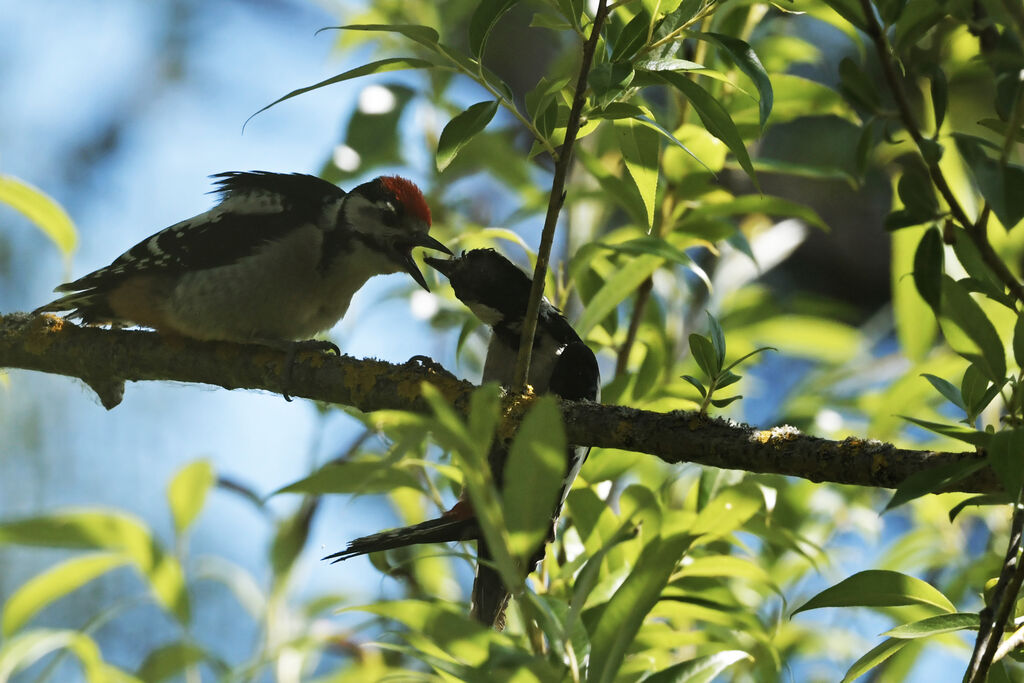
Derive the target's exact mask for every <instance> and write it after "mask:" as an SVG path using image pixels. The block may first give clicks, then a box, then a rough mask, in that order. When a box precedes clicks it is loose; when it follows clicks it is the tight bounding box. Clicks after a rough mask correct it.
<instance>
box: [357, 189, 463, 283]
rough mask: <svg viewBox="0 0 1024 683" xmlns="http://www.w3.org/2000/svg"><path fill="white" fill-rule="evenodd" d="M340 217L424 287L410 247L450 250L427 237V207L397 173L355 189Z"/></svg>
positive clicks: (372, 246)
mask: <svg viewBox="0 0 1024 683" xmlns="http://www.w3.org/2000/svg"><path fill="white" fill-rule="evenodd" d="M342 219H343V220H344V221H345V222H346V223H347V226H348V228H349V229H350V230H352V231H353V232H354V233H355V234H356V236H357V237H358V238H359V239H360V240H361V241H362V242H364V243H365V244H366V245H367V246H368V247H370V248H371V249H373V250H375V251H377V252H379V253H381V254H382V255H383V256H384V257H385V258H386V259H387V260H388V261H390V262H391V263H392V264H393V265H394V271H392V272H396V271H399V270H404V271H406V272H407V273H409V275H411V276H412V278H413V279H414V280H416V282H417V283H419V285H420V286H421V287H423V289H426V290H427V291H430V288H429V287H427V282H426V280H424V279H423V274H422V273H421V272H420V270H419V268H417V267H416V262H415V261H413V258H412V249H413V247H427V248H429V249H437V250H439V251H443V252H444V253H446V254H451V253H452V252H451V251H450V250H449V249H448V248H447V247H446V246H444V245H443V244H441V243H440V242H438V241H437V240H436V239H434V238H433V237H431V236H430V234H429V232H428V231H429V230H430V207H428V206H427V202H426V200H425V199H424V198H423V193H421V192H420V189H419V188H418V187H416V185H415V184H414V183H413V182H412V181H410V180H406V179H405V178H401V177H399V176H380V177H379V178H374V179H373V180H371V181H370V182H368V183H363V184H362V185H360V186H358V187H356V188H354V189H353V190H352V191H351V192H350V193H349V194H348V195H347V196H346V197H345V202H344V205H343V207H342Z"/></svg>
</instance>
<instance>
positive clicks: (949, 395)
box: [921, 372, 967, 413]
mask: <svg viewBox="0 0 1024 683" xmlns="http://www.w3.org/2000/svg"><path fill="white" fill-rule="evenodd" d="M921 376H922V377H924V378H925V379H926V380H928V382H929V383H930V384H931V385H932V386H933V387H935V390H936V391H938V392H939V393H940V394H942V395H943V396H945V397H946V400H948V401H949V402H950V403H952V404H953V405H955V406H956V407H957V408H959V409H960V410H962V411H964V412H965V413H966V412H967V406H965V405H964V399H963V397H961V396H960V390H959V389H957V388H956V385H954V384H953V383H952V382H948V381H946V380H944V379H942V378H941V377H936V376H935V375H931V374H929V373H927V372H923V373H921Z"/></svg>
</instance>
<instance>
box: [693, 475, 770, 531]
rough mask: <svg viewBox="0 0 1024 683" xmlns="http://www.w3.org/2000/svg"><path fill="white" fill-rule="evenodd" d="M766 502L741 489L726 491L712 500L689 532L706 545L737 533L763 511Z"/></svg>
mask: <svg viewBox="0 0 1024 683" xmlns="http://www.w3.org/2000/svg"><path fill="white" fill-rule="evenodd" d="M763 504H764V501H763V499H762V498H760V497H755V496H752V495H750V494H748V493H747V492H745V491H744V490H743V489H741V488H735V487H734V488H731V489H727V490H725V491H724V492H723V493H721V494H720V495H718V496H716V497H715V498H714V499H712V500H711V501H710V502H709V503H708V504H707V505H705V506H704V508H703V509H702V510H701V511H700V514H699V515H697V519H696V520H695V521H694V522H693V525H692V527H690V529H689V532H690V533H691V534H693V535H694V536H696V537H699V543H700V544H701V545H706V544H708V543H710V542H711V541H714V540H715V539H718V538H722V537H723V536H727V535H728V534H731V533H732V532H734V531H736V530H737V529H739V528H740V527H742V526H743V525H744V524H746V523H747V521H748V520H749V519H750V518H751V517H753V516H754V515H755V514H757V512H758V511H759V510H760V509H761V507H762V505H763Z"/></svg>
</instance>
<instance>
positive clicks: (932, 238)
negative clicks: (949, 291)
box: [914, 229, 943, 310]
mask: <svg viewBox="0 0 1024 683" xmlns="http://www.w3.org/2000/svg"><path fill="white" fill-rule="evenodd" d="M942 260H943V247H942V235H940V234H939V231H938V230H933V229H928V230H925V232H924V235H922V236H921V242H920V243H919V244H918V245H917V251H915V252H914V285H915V286H916V287H917V293H918V294H920V295H921V298H922V299H924V300H925V302H927V304H928V305H929V306H931V307H932V309H933V310H938V309H939V306H940V304H941V301H942Z"/></svg>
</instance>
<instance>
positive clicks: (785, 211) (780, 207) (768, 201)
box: [677, 194, 828, 232]
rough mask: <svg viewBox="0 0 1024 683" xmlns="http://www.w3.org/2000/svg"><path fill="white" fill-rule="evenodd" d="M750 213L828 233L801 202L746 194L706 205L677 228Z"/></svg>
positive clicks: (818, 217)
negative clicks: (796, 220) (799, 222)
mask: <svg viewBox="0 0 1024 683" xmlns="http://www.w3.org/2000/svg"><path fill="white" fill-rule="evenodd" d="M750 213H764V214H767V215H769V216H783V217H786V218H799V219H800V220H802V221H804V222H805V223H808V224H810V225H813V226H815V227H818V228H821V229H822V230H825V231H826V232H827V231H828V225H827V224H826V223H825V221H823V220H822V219H821V216H819V215H818V213H817V212H816V211H815V210H814V209H812V208H810V207H808V206H805V205H803V204H800V203H799V202H794V201H790V200H788V199H783V198H781V197H773V196H770V195H762V194H745V195H741V196H739V197H735V198H733V199H730V200H728V201H724V202H716V203H706V204H703V205H701V206H699V207H697V208H696V209H694V210H693V211H690V212H689V213H688V214H687V216H686V218H685V219H684V220H683V221H682V222H681V223H680V224H679V225H678V226H677V229H680V230H684V231H685V229H686V225H687V223H689V222H690V221H700V220H706V219H708V218H717V217H719V216H735V215H745V214H750Z"/></svg>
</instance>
